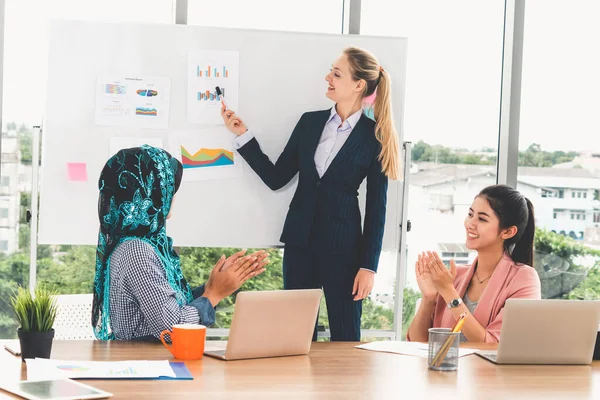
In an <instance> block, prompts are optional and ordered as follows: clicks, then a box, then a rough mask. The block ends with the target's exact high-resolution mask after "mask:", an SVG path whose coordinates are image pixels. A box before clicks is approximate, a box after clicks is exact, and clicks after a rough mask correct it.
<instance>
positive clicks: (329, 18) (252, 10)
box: [188, 0, 343, 33]
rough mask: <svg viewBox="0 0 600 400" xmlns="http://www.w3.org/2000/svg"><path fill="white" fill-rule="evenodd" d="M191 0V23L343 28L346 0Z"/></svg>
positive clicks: (333, 30) (319, 29) (323, 30)
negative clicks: (344, 3) (344, 2)
mask: <svg viewBox="0 0 600 400" xmlns="http://www.w3.org/2000/svg"><path fill="white" fill-rule="evenodd" d="M188 4H189V5H188V24H190V25H203V26H219V27H226V28H245V29H269V30H280V31H298V32H320V33H341V32H342V11H343V8H342V6H343V0H303V1H281V0H252V1H248V0H230V1H214V0H193V1H190V2H189V3H188Z"/></svg>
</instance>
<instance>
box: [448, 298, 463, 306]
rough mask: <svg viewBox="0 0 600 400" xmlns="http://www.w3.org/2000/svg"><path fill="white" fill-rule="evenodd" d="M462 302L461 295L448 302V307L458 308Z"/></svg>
mask: <svg viewBox="0 0 600 400" xmlns="http://www.w3.org/2000/svg"><path fill="white" fill-rule="evenodd" d="M462 303H463V301H462V299H461V298H460V297H459V298H457V299H454V300H450V301H449V302H448V308H456V307H458V306H460V305H461V304H462Z"/></svg>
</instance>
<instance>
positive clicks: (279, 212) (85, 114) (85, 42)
mask: <svg viewBox="0 0 600 400" xmlns="http://www.w3.org/2000/svg"><path fill="white" fill-rule="evenodd" d="M49 30H50V31H49V40H50V42H49V54H48V57H49V62H48V86H47V111H46V115H45V120H44V126H43V133H42V140H43V141H42V143H43V148H42V166H41V187H40V229H39V243H42V244H75V245H91V244H96V243H97V237H98V228H99V223H98V215H97V201H98V186H97V181H98V177H99V175H100V171H101V170H102V167H103V166H104V164H105V162H106V161H107V159H108V157H109V155H110V154H109V153H110V147H111V138H128V139H127V140H131V142H132V143H135V142H136V141H147V140H152V141H154V142H156V141H158V142H161V141H162V143H163V144H164V146H165V148H167V147H166V146H168V144H169V137H170V135H175V134H178V133H179V132H190V131H192V132H193V131H194V130H202V129H206V128H210V127H211V125H203V124H198V123H189V122H188V118H187V104H186V99H187V80H186V79H187V67H188V64H187V61H188V52H189V51H190V49H191V50H198V49H201V50H224V51H237V52H239V102H238V104H239V105H238V108H239V109H238V110H237V112H238V114H239V115H240V116H241V117H242V118H243V119H244V121H245V122H246V124H247V125H248V126H249V127H250V128H251V129H252V131H253V133H254V134H255V136H256V137H257V139H258V140H259V142H260V144H261V147H262V149H263V151H264V152H265V153H266V154H267V155H268V156H269V157H270V158H271V160H272V161H274V160H275V159H276V158H277V157H278V156H279V154H281V151H282V150H283V148H284V146H285V144H286V143H287V140H288V139H289V136H290V134H291V132H292V130H293V128H294V126H295V124H296V122H297V121H298V119H299V118H300V116H301V115H302V113H304V112H306V111H311V110H320V109H326V108H330V107H331V106H332V105H333V103H332V102H331V101H330V100H328V99H327V98H326V96H325V91H326V82H325V79H324V78H325V75H326V74H327V72H328V71H329V69H330V67H331V63H332V62H333V61H334V60H335V59H336V58H337V57H338V56H339V55H340V54H341V52H342V50H343V49H344V48H345V47H347V46H349V45H356V46H360V47H364V48H366V49H369V50H370V51H372V52H373V53H374V54H375V55H376V56H377V57H378V59H379V61H380V63H381V64H382V65H383V66H384V68H386V69H387V70H388V71H389V72H390V74H391V76H392V78H393V88H392V93H393V94H392V98H393V106H394V119H395V123H396V127H397V129H398V131H399V134H400V137H402V115H403V103H404V102H403V100H404V86H405V70H406V39H405V38H387V37H367V36H355V35H331V34H307V33H290V32H274V31H259V30H239V29H225V28H208V27H200V26H186V25H153V24H121V23H103V22H90V21H85V22H82V21H52V22H51V23H50V25H49ZM106 75H111V76H129V75H132V76H133V75H136V76H149V77H159V78H168V79H169V81H170V104H169V105H170V115H169V121H168V128H166V129H148V128H146V127H142V128H139V127H131V126H130V127H120V126H100V125H96V124H95V120H94V117H95V87H96V86H95V85H96V84H97V79H98V77H99V76H106ZM228 134H229V133H228ZM229 135H230V136H231V139H233V134H229ZM73 163H75V164H77V165H78V168H79V167H81V164H83V163H84V164H85V165H86V166H85V168H86V170H85V171H84V172H82V171H81V170H79V171H76V173H77V174H79V178H80V179H79V180H75V181H74V180H73V179H69V171H68V164H73ZM242 170H243V172H242V175H241V176H238V177H237V178H230V179H212V180H205V181H200V182H183V183H182V186H181V188H180V190H179V192H178V193H177V197H176V199H175V202H174V205H173V209H172V210H173V216H172V218H171V219H170V220H168V222H167V232H168V234H169V235H170V236H172V237H173V240H174V243H175V245H177V246H199V247H275V246H280V245H281V243H280V242H279V237H280V235H281V231H282V228H283V223H284V219H285V216H286V213H287V211H288V207H289V203H290V200H291V198H292V195H293V193H294V190H295V186H296V181H297V177H296V178H294V180H293V181H292V182H291V183H290V184H288V185H287V186H286V187H284V188H282V189H281V190H279V191H276V192H273V191H271V190H270V189H268V188H267V187H266V186H265V185H264V184H263V183H262V181H261V180H260V179H259V178H258V176H257V175H256V174H255V173H254V172H253V171H252V170H251V169H250V168H249V166H248V165H247V164H245V165H243V168H242ZM85 173H87V180H86V179H83V178H84V177H82V174H85ZM364 187H365V185H364V183H363V186H362V187H361V190H360V204H361V211H362V213H363V216H364V198H365V196H364V194H365V188H364ZM401 196H402V193H401V185H400V184H399V182H393V181H390V186H389V191H388V206H387V217H386V228H385V235H384V243H383V245H384V249H385V250H395V249H397V248H398V242H399V234H400V231H399V223H400V217H401V215H400V213H401V210H400V203H401V198H402V197H401Z"/></svg>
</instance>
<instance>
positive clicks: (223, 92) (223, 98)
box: [215, 86, 227, 109]
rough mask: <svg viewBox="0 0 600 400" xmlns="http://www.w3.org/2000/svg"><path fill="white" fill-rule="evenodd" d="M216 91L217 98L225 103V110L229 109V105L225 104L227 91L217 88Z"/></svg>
mask: <svg viewBox="0 0 600 400" xmlns="http://www.w3.org/2000/svg"><path fill="white" fill-rule="evenodd" d="M215 91H216V92H217V96H219V98H220V99H221V103H223V105H224V106H225V109H227V103H225V89H223V90H221V88H220V87H218V86H217V87H216V88H215Z"/></svg>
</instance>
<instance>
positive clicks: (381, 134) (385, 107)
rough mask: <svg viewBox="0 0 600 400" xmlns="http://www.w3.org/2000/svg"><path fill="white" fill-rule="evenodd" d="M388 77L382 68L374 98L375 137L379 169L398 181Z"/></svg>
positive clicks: (397, 154) (397, 144) (397, 163)
mask: <svg viewBox="0 0 600 400" xmlns="http://www.w3.org/2000/svg"><path fill="white" fill-rule="evenodd" d="M391 86H392V85H391V82H390V75H389V74H388V73H387V71H386V70H384V69H383V68H382V69H381V71H380V76H379V84H378V85H377V95H376V96H375V107H374V108H375V110H374V115H375V121H376V122H377V124H376V125H375V136H376V137H377V140H378V141H379V143H381V153H379V161H381V169H382V170H383V172H384V173H385V175H386V176H387V177H388V178H390V179H394V180H398V179H399V178H400V174H401V171H400V170H401V168H400V149H399V143H398V132H396V127H395V126H394V121H393V120H392V98H391V97H392V95H391V89H392V88H391Z"/></svg>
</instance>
